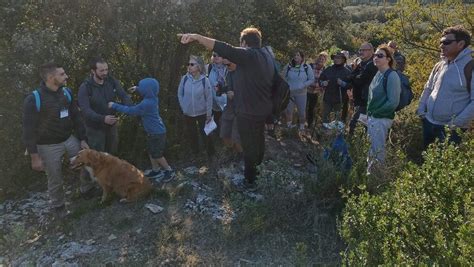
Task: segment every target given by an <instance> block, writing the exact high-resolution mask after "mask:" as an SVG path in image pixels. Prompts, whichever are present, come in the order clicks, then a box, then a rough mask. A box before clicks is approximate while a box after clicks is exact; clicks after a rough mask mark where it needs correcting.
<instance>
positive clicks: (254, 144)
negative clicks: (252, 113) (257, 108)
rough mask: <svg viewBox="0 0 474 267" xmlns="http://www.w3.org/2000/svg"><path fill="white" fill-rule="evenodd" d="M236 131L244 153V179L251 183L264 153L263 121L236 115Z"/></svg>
mask: <svg viewBox="0 0 474 267" xmlns="http://www.w3.org/2000/svg"><path fill="white" fill-rule="evenodd" d="M237 129H238V131H239V135H240V141H241V143H242V149H243V152H244V163H245V170H244V175H245V179H246V180H247V182H249V183H253V182H255V179H256V177H257V166H258V165H260V164H261V163H262V161H263V155H264V153H265V136H264V130H265V119H262V120H260V119H252V118H248V117H245V116H239V115H237Z"/></svg>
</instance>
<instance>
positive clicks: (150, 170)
mask: <svg viewBox="0 0 474 267" xmlns="http://www.w3.org/2000/svg"><path fill="white" fill-rule="evenodd" d="M152 171H153V169H146V170H144V171H143V175H145V176H148V175H149V174H150V172H152ZM158 171H161V169H158Z"/></svg>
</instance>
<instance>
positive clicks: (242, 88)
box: [178, 28, 275, 190]
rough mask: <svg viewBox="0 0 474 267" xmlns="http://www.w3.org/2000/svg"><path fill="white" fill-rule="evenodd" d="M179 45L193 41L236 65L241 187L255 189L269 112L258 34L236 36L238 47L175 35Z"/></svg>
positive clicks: (267, 67) (268, 83)
mask: <svg viewBox="0 0 474 267" xmlns="http://www.w3.org/2000/svg"><path fill="white" fill-rule="evenodd" d="M178 36H179V37H181V43H183V44H188V43H191V42H194V41H197V42H198V43H199V44H201V45H203V46H204V47H206V48H207V49H209V50H213V51H215V52H217V53H218V54H219V55H221V56H222V57H224V58H227V59H228V60H229V61H231V62H234V63H235V64H237V66H238V68H237V69H236V70H235V75H234V85H235V90H234V95H235V96H234V104H235V109H236V114H237V128H238V131H239V135H240V139H241V143H242V148H243V152H244V162H245V171H244V175H245V184H244V185H245V187H246V189H248V190H254V189H255V179H256V176H257V166H258V165H259V164H260V163H262V160H263V155H264V152H265V136H264V129H265V119H266V118H267V117H268V116H269V115H270V114H271V112H272V99H271V95H272V89H271V88H272V84H273V76H274V75H275V67H274V65H273V58H272V56H271V55H270V54H269V53H268V51H267V50H266V49H264V48H261V46H262V34H261V32H260V31H259V30H258V29H256V28H246V29H244V30H243V31H242V32H241V33H240V47H233V46H231V45H229V44H227V43H224V42H221V41H217V40H214V39H211V38H208V37H205V36H202V35H199V34H178Z"/></svg>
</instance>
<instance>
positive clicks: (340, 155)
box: [323, 134, 352, 171]
mask: <svg viewBox="0 0 474 267" xmlns="http://www.w3.org/2000/svg"><path fill="white" fill-rule="evenodd" d="M323 157H324V159H326V160H330V161H332V163H333V164H334V165H335V166H336V167H338V168H339V169H341V170H342V171H349V170H350V169H351V168H352V159H351V156H350V154H349V146H348V145H347V143H346V140H344V136H343V135H342V134H338V135H337V136H336V139H334V141H333V142H332V144H331V147H330V148H324V153H323Z"/></svg>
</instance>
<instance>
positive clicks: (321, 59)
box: [306, 52, 328, 128]
mask: <svg viewBox="0 0 474 267" xmlns="http://www.w3.org/2000/svg"><path fill="white" fill-rule="evenodd" d="M327 58H328V54H327V53H325V52H322V53H320V54H319V55H318V58H317V59H316V62H315V63H314V68H313V71H314V84H313V85H311V86H310V87H309V88H308V94H307V99H308V103H307V105H306V107H307V108H306V120H307V122H308V128H311V127H312V125H313V121H314V115H315V112H316V111H315V109H316V106H317V105H318V94H322V93H323V88H322V87H321V86H320V85H319V76H321V73H322V72H323V70H324V65H326V61H327Z"/></svg>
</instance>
